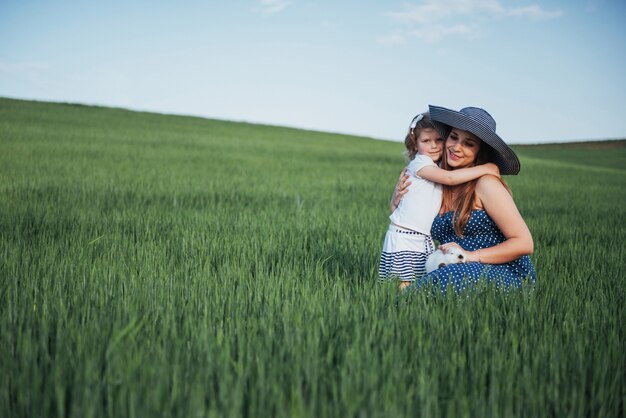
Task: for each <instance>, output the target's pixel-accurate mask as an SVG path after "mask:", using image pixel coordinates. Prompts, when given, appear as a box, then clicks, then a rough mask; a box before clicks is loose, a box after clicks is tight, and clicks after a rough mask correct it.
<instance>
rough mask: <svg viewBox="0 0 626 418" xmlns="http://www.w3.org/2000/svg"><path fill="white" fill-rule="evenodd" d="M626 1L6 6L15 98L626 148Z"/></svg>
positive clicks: (398, 135) (8, 85)
mask: <svg viewBox="0 0 626 418" xmlns="http://www.w3.org/2000/svg"><path fill="white" fill-rule="evenodd" d="M624 3H626V2H623V1H617V0H616V1H608V0H604V1H603V0H571V1H563V2H561V1H539V0H538V1H534V0H476V1H469V0H415V1H410V0H404V1H395V0H390V1H369V2H368V1H313V0H310V1H307V0H262V1H261V0H241V1H236V0H235V1H226V0H224V1H212V0H205V1H186V0H179V1H117V0H111V1H107V2H102V1H98V2H96V1H74V0H70V1H68V0H64V1H50V0H32V1H15V0H14V1H3V2H0V96H4V97H14V98H25V99H39V100H52V101H67V102H80V103H86V104H100V105H107V106H119V107H125V108H130V109H137V110H150V111H158V112H164V113H179V114H190V115H198V116H206V117H211V118H219V119H229V120H235V121H248V122H259V123H267V124H272V125H285V126H293V127H299V128H306V129H315V130H320V131H330V132H342V133H351V134H358V135H365V136H370V137H374V138H381V139H391V140H402V139H403V137H404V135H405V133H406V130H407V127H408V124H409V122H410V121H411V119H412V117H413V116H414V115H415V114H416V113H419V112H420V111H422V110H425V109H426V108H427V106H428V104H429V103H430V104H436V105H440V106H445V107H450V108H454V109H459V108H461V107H464V106H478V107H483V108H485V109H487V110H488V111H489V112H490V113H491V114H492V115H493V117H494V118H495V119H496V122H497V123H498V128H497V131H498V133H499V134H500V135H501V136H502V137H503V138H504V139H505V140H507V141H508V142H510V143H529V142H555V141H566V140H586V139H605V138H624V137H626V116H625V113H626V83H625V76H624V74H626V71H625V69H624V67H625V64H626V25H624V22H626V6H625V5H624Z"/></svg>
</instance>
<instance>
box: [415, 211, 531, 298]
mask: <svg viewBox="0 0 626 418" xmlns="http://www.w3.org/2000/svg"><path fill="white" fill-rule="evenodd" d="M452 215H453V213H452V212H451V211H450V212H446V213H444V214H442V215H438V216H437V217H436V218H435V220H434V221H433V226H432V230H431V233H432V237H433V238H434V239H436V240H438V241H439V242H440V243H441V244H445V243H448V242H456V243H457V244H459V245H460V246H461V247H463V248H464V249H466V250H468V251H476V250H478V249H479V248H489V247H493V246H494V245H497V244H500V243H501V242H504V241H505V240H506V238H505V237H504V235H503V234H502V232H501V231H500V229H499V228H498V226H497V225H496V223H495V222H494V221H493V219H491V217H489V215H488V214H487V212H485V211H484V210H474V211H472V214H471V216H470V219H469V221H468V222H467V225H466V226H465V230H464V234H463V237H458V236H457V235H456V233H455V231H454V224H453V223H452ZM485 279H486V280H487V282H488V283H490V284H495V285H496V287H497V288H499V289H505V290H508V289H510V288H511V287H516V288H517V287H520V286H521V285H522V281H524V280H526V279H529V280H531V281H532V282H533V283H534V282H535V280H536V273H535V267H534V266H533V263H532V261H531V260H530V257H529V256H527V255H525V256H522V257H520V258H517V259H515V260H513V261H511V262H509V263H505V264H484V263H478V262H472V263H464V264H451V265H448V266H445V267H442V268H439V269H437V270H435V271H433V272H431V273H429V274H426V275H424V276H422V277H421V278H420V279H419V280H416V281H415V282H414V283H413V285H411V288H414V289H417V288H419V287H422V286H424V285H425V284H428V283H432V284H435V285H437V284H438V285H439V287H440V288H441V291H442V293H444V294H445V292H446V288H447V287H448V285H449V284H451V285H452V287H453V289H454V290H455V292H457V293H459V292H460V291H462V290H463V289H465V288H467V287H468V286H473V285H475V284H477V283H478V282H479V281H480V280H485Z"/></svg>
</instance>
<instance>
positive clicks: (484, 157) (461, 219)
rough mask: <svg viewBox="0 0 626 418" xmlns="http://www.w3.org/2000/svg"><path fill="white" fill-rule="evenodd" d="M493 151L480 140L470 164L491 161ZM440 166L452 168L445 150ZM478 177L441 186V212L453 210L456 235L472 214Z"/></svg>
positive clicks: (507, 188) (508, 189)
mask: <svg viewBox="0 0 626 418" xmlns="http://www.w3.org/2000/svg"><path fill="white" fill-rule="evenodd" d="M493 152H494V151H493V150H492V148H491V147H490V146H489V145H487V144H486V143H485V142H483V141H481V142H480V149H479V150H478V154H477V155H476V159H475V160H474V162H473V163H472V164H471V166H476V165H480V164H486V163H488V162H491V161H493V159H492V158H491V155H492V153H493ZM441 168H443V169H445V170H451V169H452V168H451V167H450V165H449V164H448V158H447V152H445V145H444V152H443V157H442V161H441ZM499 180H500V182H501V183H502V184H503V185H504V187H505V188H506V190H507V191H508V192H509V194H511V189H510V188H509V186H508V185H507V184H506V183H505V182H504V180H502V179H501V178H500V179H499ZM477 184H478V179H475V180H472V181H468V182H467V183H463V184H459V185H458V186H443V196H442V200H441V212H442V213H445V212H448V211H453V214H452V224H453V225H454V232H455V233H456V235H457V236H458V237H462V236H463V231H464V230H465V226H467V223H468V222H469V219H470V216H472V210H473V209H474V206H475V204H476V185H477Z"/></svg>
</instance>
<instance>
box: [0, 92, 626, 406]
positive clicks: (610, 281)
mask: <svg viewBox="0 0 626 418" xmlns="http://www.w3.org/2000/svg"><path fill="white" fill-rule="evenodd" d="M516 149H517V151H518V153H519V156H520V159H521V161H522V172H521V174H520V175H519V176H516V177H511V178H506V180H507V182H508V184H509V185H510V186H511V188H512V189H513V193H514V197H515V200H516V202H517V205H518V207H519V209H520V211H521V213H522V215H523V216H524V218H525V220H526V221H527V223H528V225H529V227H530V229H531V231H532V233H533V237H534V240H535V254H534V255H533V256H532V258H533V261H534V262H535V265H536V268H537V271H538V284H537V287H536V288H535V289H534V290H533V289H529V288H525V289H522V290H521V291H518V292H513V293H511V294H509V295H508V296H507V295H505V294H503V293H502V292H496V291H495V290H494V289H492V288H489V287H486V288H484V289H482V290H481V291H479V292H476V293H473V294H470V295H464V296H461V297H448V298H446V299H443V298H428V297H426V296H425V295H424V294H413V295H409V296H407V295H406V294H400V293H399V292H398V291H397V289H396V287H395V286H393V285H391V284H386V285H384V284H379V283H378V282H377V263H378V257H379V251H380V248H381V246H382V240H383V236H384V233H385V231H386V228H387V226H388V201H389V197H390V194H391V191H392V189H393V187H394V184H395V181H396V179H397V177H398V174H399V172H400V171H401V169H402V167H403V165H404V160H403V157H402V151H403V145H402V144H400V143H391V142H384V141H375V140H371V139H367V138H358V137H350V136H342V135H335V134H326V133H319V132H307V131H300V130H295V129H287V128H279V127H270V126H257V125H252V124H242V123H229V122H223V121H214V120H206V119H200V118H192V117H182V116H165V115H158V114H149V113H139V112H130V111H126V110H120V109H109V108H99V107H87V106H78V105H66V104H50V103H37V102H29V101H19V100H10V99H0V416H2V417H158V416H163V417H174V416H176V417H239V416H250V417H299V416H305V417H321V416H333V417H356V416H359V417H383V416H384V417H396V416H410V417H413V416H426V417H430V416H450V417H457V416H474V417H489V416H493V417H505V416H524V417H531V416H532V417H544V416H555V417H617V416H624V414H625V409H626V405H625V404H626V400H625V399H626V354H625V350H626V344H625V341H626V321H625V319H626V309H625V305H626V297H625V296H626V283H625V274H624V268H625V263H624V260H626V252H625V244H624V243H625V242H626V232H625V231H626V229H625V227H624V219H625V215H626V213H625V204H626V187H625V186H626V181H625V180H626V142H624V141H620V142H612V143H610V144H608V145H607V144H599V145H597V146H590V145H585V146H583V145H579V146H563V147H561V146H558V147H555V146H534V147H530V146H524V147H517V148H516Z"/></svg>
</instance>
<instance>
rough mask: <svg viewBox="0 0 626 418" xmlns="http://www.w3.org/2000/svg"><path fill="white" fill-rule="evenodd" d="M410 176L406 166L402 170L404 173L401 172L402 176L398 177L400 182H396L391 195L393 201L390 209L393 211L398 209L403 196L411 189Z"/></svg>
mask: <svg viewBox="0 0 626 418" xmlns="http://www.w3.org/2000/svg"><path fill="white" fill-rule="evenodd" d="M410 178H411V176H410V175H409V174H407V172H406V167H405V168H404V169H403V170H402V173H400V177H398V183H397V184H396V188H395V189H394V190H393V196H391V203H390V205H389V210H390V211H391V212H393V211H394V210H396V208H397V207H398V205H399V204H400V201H401V200H402V197H403V196H404V195H405V194H407V192H408V191H409V185H410V184H411V182H410V181H409V179H410Z"/></svg>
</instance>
